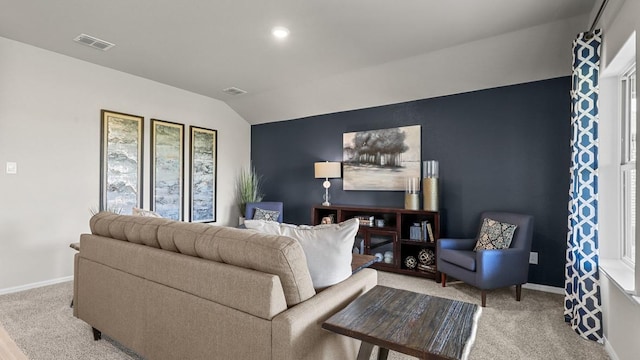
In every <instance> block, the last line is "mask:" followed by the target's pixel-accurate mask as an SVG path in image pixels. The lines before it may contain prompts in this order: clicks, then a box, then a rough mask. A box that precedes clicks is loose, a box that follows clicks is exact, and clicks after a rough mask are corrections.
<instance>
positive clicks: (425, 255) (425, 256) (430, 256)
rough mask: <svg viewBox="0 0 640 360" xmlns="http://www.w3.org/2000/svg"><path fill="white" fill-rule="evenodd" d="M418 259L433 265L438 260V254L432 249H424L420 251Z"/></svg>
mask: <svg viewBox="0 0 640 360" xmlns="http://www.w3.org/2000/svg"><path fill="white" fill-rule="evenodd" d="M418 260H420V264H423V265H433V264H435V262H436V254H434V253H433V251H432V250H431V249H422V250H420V252H419V253H418Z"/></svg>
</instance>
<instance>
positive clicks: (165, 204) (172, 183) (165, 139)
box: [150, 119, 184, 221]
mask: <svg viewBox="0 0 640 360" xmlns="http://www.w3.org/2000/svg"><path fill="white" fill-rule="evenodd" d="M183 169H184V125H183V124H177V123H173V122H169V121H163V120H158V119H151V188H150V194H151V210H153V211H155V212H156V213H158V214H159V215H160V216H162V217H164V218H168V219H173V220H180V221H182V219H183V216H184V215H183V214H184V211H183V210H184V209H183V207H184V206H183V204H184V170H183Z"/></svg>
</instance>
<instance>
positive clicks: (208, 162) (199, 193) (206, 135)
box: [189, 126, 218, 222]
mask: <svg viewBox="0 0 640 360" xmlns="http://www.w3.org/2000/svg"><path fill="white" fill-rule="evenodd" d="M190 143H191V151H190V156H189V157H190V160H191V161H190V163H191V173H190V179H191V182H190V191H189V193H190V202H191V203H190V208H189V220H190V221H192V222H214V221H216V178H217V172H218V159H217V156H218V151H217V147H218V132H217V131H216V130H209V129H204V128H200V127H196V126H191V127H190Z"/></svg>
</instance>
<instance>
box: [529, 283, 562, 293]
mask: <svg viewBox="0 0 640 360" xmlns="http://www.w3.org/2000/svg"><path fill="white" fill-rule="evenodd" d="M522 287H523V288H525V289H530V290H538V291H544V292H548V293H553V294H560V295H564V288H560V287H555V286H549V285H540V284H532V283H526V284H523V285H522Z"/></svg>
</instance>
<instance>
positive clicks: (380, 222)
mask: <svg viewBox="0 0 640 360" xmlns="http://www.w3.org/2000/svg"><path fill="white" fill-rule="evenodd" d="M385 225H386V224H385V222H384V219H376V226H377V227H385Z"/></svg>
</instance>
